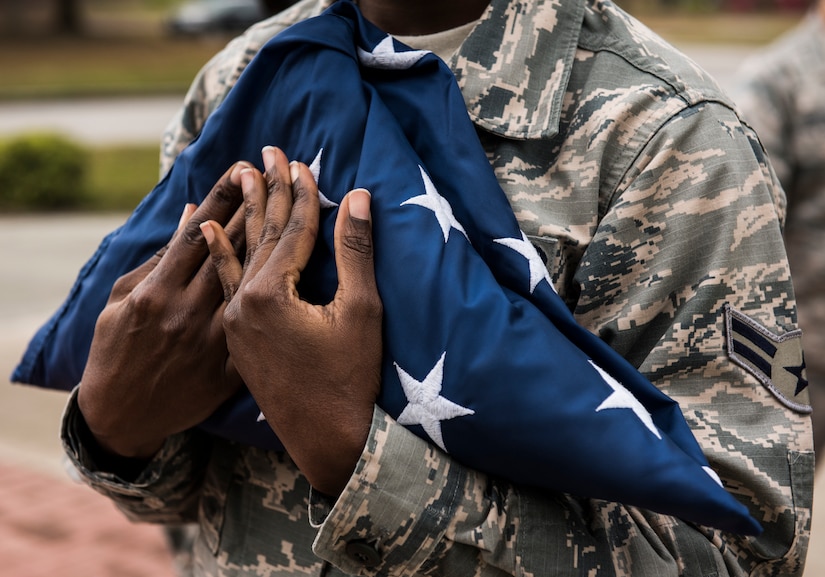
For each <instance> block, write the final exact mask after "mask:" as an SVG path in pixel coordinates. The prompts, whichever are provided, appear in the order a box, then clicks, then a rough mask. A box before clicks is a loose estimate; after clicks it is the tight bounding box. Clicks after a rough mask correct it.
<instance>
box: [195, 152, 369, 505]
mask: <svg viewBox="0 0 825 577" xmlns="http://www.w3.org/2000/svg"><path fill="white" fill-rule="evenodd" d="M263 157H264V166H265V167H266V177H264V175H262V174H261V173H260V172H258V171H257V170H255V169H244V170H242V171H241V175H240V177H241V184H242V187H243V191H244V199H245V203H246V229H247V238H250V237H252V236H254V233H253V232H251V231H254V230H258V231H260V236H259V240H258V242H257V244H256V245H254V246H252V247H251V250H249V251H248V255H249V256H248V260H247V263H246V265H245V266H243V267H242V266H241V263H240V262H239V261H238V259H237V258H236V257H235V256H234V255H235V252H234V250H233V248H232V245H231V242H230V239H229V238H228V236H227V235H226V234H225V233H224V231H223V230H222V229H221V227H220V226H219V225H218V223H214V222H206V223H204V224H203V225H202V226H201V228H202V230H203V231H204V236H205V237H206V239H207V243H208V244H209V250H210V253H211V254H212V257H213V259H214V262H215V264H216V268H217V270H218V275H219V276H220V279H221V282H222V283H223V286H224V292H225V293H226V294H227V295H229V296H230V298H231V301H230V303H229V305H228V306H227V307H226V311H225V312H224V329H225V331H226V339H227V344H228V347H229V352H230V354H231V356H232V359H233V361H234V363H235V366H236V367H237V369H238V372H239V373H240V374H241V376H242V377H243V380H244V382H245V383H246V385H247V387H248V388H249V390H250V392H251V393H252V395H253V397H254V398H255V400H256V401H257V403H258V406H259V407H260V408H261V411H262V412H263V414H264V416H265V417H266V419H267V422H268V423H269V425H270V426H271V427H272V429H273V430H274V431H275V433H276V434H277V435H278V437H279V439H280V440H281V442H282V443H283V444H284V447H285V448H286V450H287V452H288V453H289V455H290V457H291V458H292V459H293V460H294V461H295V463H296V465H297V466H298V467H299V469H300V470H301V471H302V472H303V473H304V475H305V476H306V477H307V479H308V480H309V482H310V484H311V485H312V486H313V487H314V488H315V489H317V490H318V491H321V492H323V493H326V494H328V495H333V496H335V495H338V494H340V492H341V491H342V490H343V488H344V486H345V485H346V483H347V481H348V479H349V478H350V476H351V475H352V472H353V470H354V468H355V465H356V463H357V462H358V458H359V457H360V455H361V452H362V451H363V448H364V445H365V443H366V440H367V436H368V434H369V429H370V424H371V422H372V414H373V409H374V405H375V401H376V399H377V397H378V392H379V389H380V371H381V347H382V341H381V320H382V305H381V300H380V298H379V296H378V290H377V288H376V283H375V272H374V266H373V250H372V248H373V246H372V225H371V222H370V211H369V206H370V195H369V193H368V192H367V191H365V190H363V189H356V190H353V191H351V192H350V193H349V194H348V195H347V196H346V197H345V198H344V200H343V201H342V203H341V205H340V207H339V209H338V210H339V212H338V217H337V220H336V224H335V235H334V237H335V262H336V266H337V269H338V279H339V286H338V289H337V292H336V294H335V297H334V299H333V301H332V302H330V303H329V304H327V305H325V306H318V305H312V304H310V303H308V302H306V301H304V300H302V299H301V297H300V295H299V294H298V289H297V285H298V281H299V279H300V276H301V271H302V270H303V269H304V267H305V266H306V264H307V262H308V260H309V257H310V255H311V253H312V250H313V246H314V245H315V239H316V236H317V234H318V226H319V210H320V208H319V198H318V189H317V186H316V184H315V181H314V179H313V177H312V174H311V173H310V171H309V169H308V168H307V167H306V166H305V165H303V164H300V163H294V162H293V163H291V164H290V163H289V162H288V160H287V158H286V156H285V155H284V154H283V152H281V151H280V150H278V149H275V148H272V147H267V148H265V149H264V151H263Z"/></svg>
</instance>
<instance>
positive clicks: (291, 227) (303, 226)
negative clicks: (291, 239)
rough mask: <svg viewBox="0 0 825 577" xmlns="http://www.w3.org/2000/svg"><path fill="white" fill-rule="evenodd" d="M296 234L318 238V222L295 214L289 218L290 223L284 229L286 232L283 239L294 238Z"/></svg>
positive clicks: (282, 235) (283, 233) (282, 234)
mask: <svg viewBox="0 0 825 577" xmlns="http://www.w3.org/2000/svg"><path fill="white" fill-rule="evenodd" d="M294 234H310V235H313V236H317V235H318V221H317V220H316V221H313V220H307V219H306V218H305V217H304V216H303V215H302V214H300V213H297V212H293V213H292V215H291V216H290V218H289V222H288V223H287V225H286V227H284V231H283V232H282V233H281V237H282V238H283V237H287V236H292V235H294Z"/></svg>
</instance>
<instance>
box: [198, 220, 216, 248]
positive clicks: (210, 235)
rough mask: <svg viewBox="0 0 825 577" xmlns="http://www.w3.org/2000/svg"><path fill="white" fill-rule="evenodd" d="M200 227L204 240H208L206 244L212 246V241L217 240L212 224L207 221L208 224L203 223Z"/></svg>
mask: <svg viewBox="0 0 825 577" xmlns="http://www.w3.org/2000/svg"><path fill="white" fill-rule="evenodd" d="M200 227H201V232H202V233H203V238H205V239H206V244H212V241H213V240H215V231H214V230H212V223H211V222H209V221H208V220H207V221H206V222H202V223H201V224H200Z"/></svg>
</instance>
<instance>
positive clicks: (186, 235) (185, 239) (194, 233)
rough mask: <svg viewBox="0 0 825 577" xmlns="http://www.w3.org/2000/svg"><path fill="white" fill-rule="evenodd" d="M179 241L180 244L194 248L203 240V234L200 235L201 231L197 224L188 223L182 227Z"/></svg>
mask: <svg viewBox="0 0 825 577" xmlns="http://www.w3.org/2000/svg"><path fill="white" fill-rule="evenodd" d="M180 239H181V242H182V243H184V244H187V245H190V246H194V245H196V244H198V243H199V242H201V240H202V239H203V233H201V229H200V228H198V224H197V223H194V222H189V223H187V225H186V226H185V227H183V230H182V231H181V235H180Z"/></svg>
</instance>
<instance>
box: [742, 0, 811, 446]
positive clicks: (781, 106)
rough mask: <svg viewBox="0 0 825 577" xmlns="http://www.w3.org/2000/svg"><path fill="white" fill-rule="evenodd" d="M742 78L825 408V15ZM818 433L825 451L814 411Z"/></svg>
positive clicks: (801, 27) (766, 53)
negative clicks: (775, 182) (778, 197)
mask: <svg viewBox="0 0 825 577" xmlns="http://www.w3.org/2000/svg"><path fill="white" fill-rule="evenodd" d="M820 4H822V2H820ZM737 80H738V82H737V83H736V89H735V90H736V91H735V93H734V97H735V99H736V104H737V105H738V106H739V108H740V110H741V111H742V115H743V117H744V120H745V122H747V123H748V124H750V125H752V126H753V127H754V128H755V129H756V132H757V133H758V134H759V138H760V140H761V141H762V144H763V145H764V146H765V150H767V151H768V157H769V158H770V159H771V163H772V164H773V167H774V169H775V170H776V175H777V176H778V177H779V181H780V182H781V183H782V186H783V188H784V189H785V192H786V194H787V196H788V217H787V225H786V227H785V245H786V247H787V250H788V260H789V261H790V264H791V271H792V273H793V279H794V288H795V289H796V297H797V299H798V301H799V312H800V314H799V325H800V327H801V328H802V330H803V331H804V332H805V350H807V351H808V353H809V354H808V357H807V360H808V379H809V380H810V382H811V397H812V398H813V399H814V401H815V402H814V406H815V408H816V409H817V410H825V354H823V353H825V328H824V327H825V252H823V251H822V247H823V246H825V97H823V95H825V10H820V11H819V13H817V12H816V11H815V10H814V11H812V12H811V13H810V14H808V15H807V17H805V18H804V19H803V20H802V21H801V22H800V23H799V24H798V25H797V26H796V27H795V28H794V29H793V30H791V31H789V32H788V33H787V34H786V35H785V36H783V37H782V38H780V39H778V40H777V41H775V42H774V43H773V44H772V45H770V46H768V47H766V48H764V49H763V50H760V51H759V52H758V53H757V54H755V55H754V56H753V57H751V58H750V59H749V60H748V61H747V62H746V63H745V64H744V65H743V67H742V70H741V71H740V73H739V77H738V79H737ZM820 399H821V400H820ZM820 407H821V409H820ZM814 434H815V440H816V444H817V448H823V447H825V414H821V415H819V416H817V414H816V413H815V414H814ZM821 452H822V451H819V453H820V454H821Z"/></svg>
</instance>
